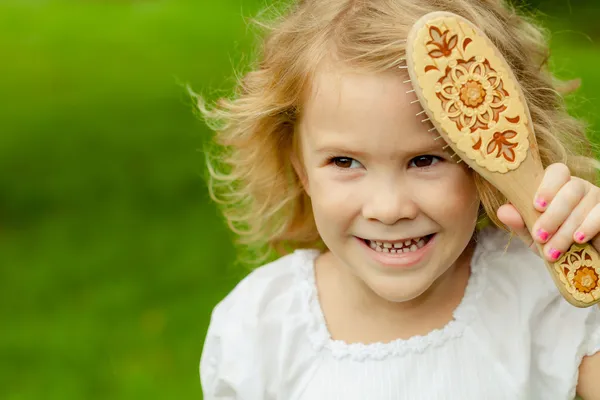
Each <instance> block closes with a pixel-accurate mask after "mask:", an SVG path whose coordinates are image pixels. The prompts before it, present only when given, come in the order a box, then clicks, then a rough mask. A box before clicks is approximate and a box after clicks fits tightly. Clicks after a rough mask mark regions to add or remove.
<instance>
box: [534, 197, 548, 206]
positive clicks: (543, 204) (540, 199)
mask: <svg viewBox="0 0 600 400" xmlns="http://www.w3.org/2000/svg"><path fill="white" fill-rule="evenodd" d="M535 204H537V205H538V207H540V208H546V206H547V205H548V203H546V200H544V199H542V198H541V197H538V198H537V200H536V201H535Z"/></svg>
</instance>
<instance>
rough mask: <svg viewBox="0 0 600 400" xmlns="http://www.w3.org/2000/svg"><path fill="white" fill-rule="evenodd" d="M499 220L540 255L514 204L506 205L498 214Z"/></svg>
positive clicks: (499, 209)
mask: <svg viewBox="0 0 600 400" xmlns="http://www.w3.org/2000/svg"><path fill="white" fill-rule="evenodd" d="M496 215H497V216H498V219H499V220H500V222H502V223H503V224H504V225H506V226H507V227H508V228H509V229H510V230H511V231H512V232H513V233H514V234H515V235H517V236H518V237H519V239H521V240H522V241H523V243H525V245H526V246H527V247H529V248H530V249H531V250H532V251H533V252H534V253H536V254H538V249H537V246H536V244H535V242H534V240H533V238H532V237H531V234H530V233H529V230H528V229H527V226H526V225H525V222H524V221H523V218H522V217H521V214H519V211H517V209H516V208H515V206H513V205H512V204H510V203H508V204H504V205H502V206H500V208H498V211H497V212H496Z"/></svg>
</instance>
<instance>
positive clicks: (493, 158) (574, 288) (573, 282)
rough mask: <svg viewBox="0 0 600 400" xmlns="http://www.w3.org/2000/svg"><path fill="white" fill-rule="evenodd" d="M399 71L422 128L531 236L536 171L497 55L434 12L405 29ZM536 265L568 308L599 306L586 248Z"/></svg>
mask: <svg viewBox="0 0 600 400" xmlns="http://www.w3.org/2000/svg"><path fill="white" fill-rule="evenodd" d="M401 68H405V69H407V71H408V73H409V75H410V82H411V83H412V86H413V90H414V92H415V94H416V95H417V97H418V101H419V102H420V103H421V106H422V107H423V109H424V112H425V113H426V114H427V116H428V118H423V122H427V121H429V122H431V123H432V124H433V126H434V128H432V129H431V130H437V131H438V132H439V134H440V138H443V139H444V140H445V141H446V143H447V144H448V145H449V146H450V147H451V148H452V149H453V150H454V152H455V153H456V154H457V155H458V156H459V157H460V159H461V161H464V162H465V163H466V164H468V165H469V166H470V167H471V168H472V169H473V170H474V171H475V172H477V173H478V174H480V175H481V176H482V177H483V178H484V179H486V180H487V181H488V182H490V183H491V184H492V185H493V186H495V187H496V188H497V189H498V190H499V191H500V192H502V194H504V196H506V198H507V199H508V201H510V202H511V203H512V204H513V205H514V206H515V207H516V208H517V210H518V211H519V212H520V214H521V216H522V217H523V219H524V221H525V224H526V225H527V227H528V229H529V230H530V231H531V229H532V227H533V225H534V223H535V222H536V220H537V219H538V218H539V216H540V215H541V214H540V213H539V212H538V211H537V210H536V209H535V208H534V207H533V197H534V196H535V192H536V190H537V188H538V187H539V184H540V182H541V180H542V177H543V174H544V169H543V166H542V163H541V160H540V156H539V152H538V148H537V142H536V139H535V134H534V131H533V123H532V121H531V115H530V113H529V109H528V107H527V103H526V101H525V97H524V96H523V93H522V91H521V89H520V86H519V84H518V83H517V80H516V78H515V76H514V74H513V72H512V70H511V69H510V67H509V66H508V63H507V62H506V60H505V59H504V58H503V57H502V55H501V53H500V52H499V51H498V49H497V48H496V47H495V46H494V44H493V43H492V42H491V41H490V40H489V38H488V37H487V36H486V35H485V34H484V33H483V32H482V31H481V30H480V29H479V28H477V27H476V26H475V25H474V24H472V23H471V22H470V21H468V20H466V19H464V18H462V17H460V16H458V15H455V14H452V13H447V12H434V13H430V14H427V15H425V16H424V17H422V18H421V19H419V21H417V22H416V24H415V25H414V26H413V28H412V30H411V31H410V33H409V35H408V38H407V43H406V66H402V67H401ZM407 82H408V81H407ZM459 162H460V161H459ZM537 246H538V250H539V251H540V254H542V246H541V245H539V244H538V245H537ZM544 261H545V263H546V266H547V268H548V271H549V272H550V275H551V276H552V278H553V280H554V283H555V284H556V286H557V287H558V289H559V290H560V292H561V294H562V295H563V297H564V298H565V299H566V300H567V301H568V302H569V303H571V304H573V305H574V306H576V307H589V306H591V305H593V304H596V303H598V302H600V279H599V277H600V257H599V255H598V252H596V250H595V249H594V248H593V247H592V246H591V244H588V243H586V244H583V245H580V244H577V243H575V244H573V245H572V246H571V248H570V249H569V250H568V251H567V252H566V253H565V254H564V255H563V256H562V257H561V258H560V259H559V260H557V261H556V262H554V263H552V262H549V261H547V260H545V259H544Z"/></svg>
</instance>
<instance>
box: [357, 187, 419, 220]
mask: <svg viewBox="0 0 600 400" xmlns="http://www.w3.org/2000/svg"><path fill="white" fill-rule="evenodd" d="M402 186H403V185H399V184H397V183H396V184H394V185H387V186H386V187H380V188H378V189H377V190H374V191H373V192H372V193H371V194H369V195H367V196H365V197H366V198H367V201H366V202H365V203H364V206H363V217H364V218H366V219H369V220H376V221H379V222H382V223H384V224H386V225H393V224H395V223H396V222H398V221H400V220H402V219H415V218H416V217H417V215H418V212H419V207H418V205H417V203H416V202H415V201H414V196H413V195H414V193H411V191H410V189H408V188H406V187H402Z"/></svg>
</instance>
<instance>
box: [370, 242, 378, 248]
mask: <svg viewBox="0 0 600 400" xmlns="http://www.w3.org/2000/svg"><path fill="white" fill-rule="evenodd" d="M369 246H371V248H372V249H376V248H377V244H376V243H375V242H373V241H371V242H369Z"/></svg>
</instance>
